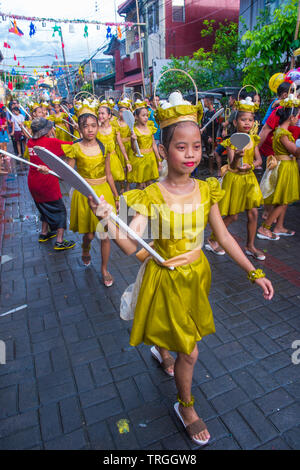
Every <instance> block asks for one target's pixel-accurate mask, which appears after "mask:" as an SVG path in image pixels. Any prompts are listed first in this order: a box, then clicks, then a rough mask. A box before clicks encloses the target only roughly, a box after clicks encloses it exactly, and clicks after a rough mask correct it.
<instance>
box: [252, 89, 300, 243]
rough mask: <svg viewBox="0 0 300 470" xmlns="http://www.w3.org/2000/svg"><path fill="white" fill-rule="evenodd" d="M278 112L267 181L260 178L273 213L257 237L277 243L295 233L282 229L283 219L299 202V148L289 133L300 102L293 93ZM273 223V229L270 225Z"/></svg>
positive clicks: (263, 224) (297, 114) (282, 102)
mask: <svg viewBox="0 0 300 470" xmlns="http://www.w3.org/2000/svg"><path fill="white" fill-rule="evenodd" d="M280 105H281V108H279V109H277V111H276V114H277V115H278V117H279V126H278V127H277V129H276V130H275V132H274V134H273V150H274V156H269V157H268V160H267V170H266V174H265V175H264V176H267V173H268V172H271V174H270V175H269V178H263V179H262V182H261V188H262V191H263V194H264V197H266V199H265V200H264V202H265V204H268V205H272V210H271V212H270V214H269V215H268V217H267V219H266V220H265V222H263V223H262V225H261V227H259V229H258V233H257V237H258V238H261V239H265V240H279V238H280V236H285V237H290V236H293V235H295V231H294V230H289V229H287V228H285V226H284V218H285V214H286V210H287V206H288V204H291V203H292V202H295V201H298V200H299V199H300V177H299V169H298V165H297V161H296V158H300V147H296V144H295V139H294V137H293V135H292V133H291V132H290V131H289V128H290V126H295V125H296V124H297V121H298V119H299V107H300V100H299V99H298V98H297V96H296V94H295V95H293V94H290V95H289V96H288V97H287V98H286V99H285V100H282V101H280ZM275 221H276V224H275V227H274V229H272V228H271V227H272V224H273V223H274V222H275Z"/></svg>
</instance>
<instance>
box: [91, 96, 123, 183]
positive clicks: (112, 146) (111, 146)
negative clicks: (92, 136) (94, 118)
mask: <svg viewBox="0 0 300 470" xmlns="http://www.w3.org/2000/svg"><path fill="white" fill-rule="evenodd" d="M98 117H99V123H100V127H99V130H98V134H97V139H98V140H100V142H102V144H103V145H104V147H105V153H109V156H110V168H111V174H112V177H113V179H114V181H124V180H125V173H124V170H123V166H122V162H121V161H120V160H119V158H118V155H117V152H116V144H117V131H116V128H115V126H114V125H113V124H112V123H111V117H112V113H111V103H109V102H108V101H106V100H103V101H101V103H100V107H99V111H98ZM119 142H120V144H121V146H122V147H123V151H124V152H125V155H126V150H125V149H124V146H123V144H122V141H121V138H120V139H119ZM123 155H124V154H123ZM125 155H124V158H125V160H126V161H127V160H128V157H127V155H126V156H125Z"/></svg>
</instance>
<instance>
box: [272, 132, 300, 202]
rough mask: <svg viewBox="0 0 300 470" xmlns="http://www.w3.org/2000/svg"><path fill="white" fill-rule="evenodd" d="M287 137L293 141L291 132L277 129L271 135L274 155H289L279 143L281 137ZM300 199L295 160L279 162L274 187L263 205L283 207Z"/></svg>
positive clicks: (297, 169)
mask: <svg viewBox="0 0 300 470" xmlns="http://www.w3.org/2000/svg"><path fill="white" fill-rule="evenodd" d="M283 135H286V136H288V138H289V140H290V141H291V142H293V143H294V142H295V139H294V137H293V135H292V134H291V132H289V131H288V130H286V129H282V128H281V127H277V129H276V130H275V132H274V134H273V150H274V154H275V155H289V151H288V150H287V149H286V148H285V147H284V145H283V144H282V143H281V140H280V139H281V137H282V136H283ZM299 199H300V177H299V168H298V164H297V161H296V158H295V157H294V158H290V160H281V161H280V165H279V167H278V176H277V181H276V187H275V189H274V192H273V194H271V195H270V196H269V197H268V198H267V199H265V200H264V202H265V204H274V205H284V204H291V203H292V202H295V201H298V200H299Z"/></svg>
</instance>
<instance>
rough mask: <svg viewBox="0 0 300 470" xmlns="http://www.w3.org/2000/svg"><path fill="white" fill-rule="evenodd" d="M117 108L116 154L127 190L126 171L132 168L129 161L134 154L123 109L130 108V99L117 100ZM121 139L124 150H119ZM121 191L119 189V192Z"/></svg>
mask: <svg viewBox="0 0 300 470" xmlns="http://www.w3.org/2000/svg"><path fill="white" fill-rule="evenodd" d="M118 108H119V119H117V120H116V121H115V124H114V126H115V128H116V131H117V142H118V145H117V148H116V150H117V155H118V157H119V159H120V161H121V163H122V167H123V170H124V173H125V180H126V181H127V183H126V185H127V191H128V190H129V182H128V172H130V171H131V170H132V166H131V161H132V160H133V157H134V154H133V150H132V147H131V130H130V128H129V126H128V125H127V124H126V122H125V121H124V119H123V111H124V110H126V109H131V100H129V99H128V98H124V99H121V100H120V101H119V102H118ZM120 139H121V142H122V144H123V146H124V147H125V152H124V150H123V152H122V150H121V146H120V144H119V142H120ZM124 154H126V156H127V160H125V157H124ZM122 192H123V191H122V190H121V193H122Z"/></svg>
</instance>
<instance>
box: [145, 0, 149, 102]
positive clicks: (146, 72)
mask: <svg viewBox="0 0 300 470" xmlns="http://www.w3.org/2000/svg"><path fill="white" fill-rule="evenodd" d="M144 7H145V9H144V17H145V23H146V24H145V30H144V64H145V92H146V94H147V95H149V94H150V93H149V91H150V77H149V56H148V54H149V49H148V5H147V0H146V3H145V4H144Z"/></svg>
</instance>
